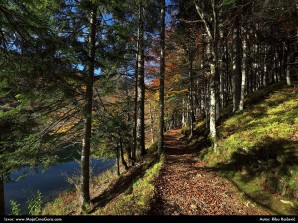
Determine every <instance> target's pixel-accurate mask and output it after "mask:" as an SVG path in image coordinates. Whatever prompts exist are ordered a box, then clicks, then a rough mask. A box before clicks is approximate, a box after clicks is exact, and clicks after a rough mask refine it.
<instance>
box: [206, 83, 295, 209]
mask: <svg viewBox="0 0 298 223" xmlns="http://www.w3.org/2000/svg"><path fill="white" fill-rule="evenodd" d="M297 98H298V89H297V88H288V87H281V86H280V85H277V86H276V85H273V86H271V87H269V88H266V89H265V88H264V89H262V90H260V91H258V92H255V93H254V94H252V96H251V97H250V98H249V99H248V100H247V101H246V108H245V110H244V112H243V113H238V114H234V115H233V116H230V117H227V116H226V117H224V120H222V123H221V125H220V126H219V128H218V132H219V137H220V140H219V143H218V145H219V154H215V153H213V152H209V151H211V150H210V149H209V150H208V148H205V149H203V150H202V151H201V153H200V157H201V158H203V160H205V161H207V162H208V163H209V165H210V166H212V167H214V168H215V169H216V170H218V171H221V172H222V173H223V174H224V175H225V176H226V177H228V178H229V179H232V180H233V181H234V182H235V183H236V184H237V185H238V186H239V187H240V188H241V189H242V190H244V191H245V192H246V193H247V194H248V195H249V197H251V198H252V199H254V200H255V201H257V202H258V203H260V204H261V205H263V206H265V207H267V208H269V209H271V210H272V211H274V212H276V213H279V214H297V207H298V202H297V199H298V168H297V160H298V140H297V132H298V100H297ZM257 102H258V103H257ZM280 200H282V201H284V200H287V201H288V200H289V201H288V202H281V201H280Z"/></svg>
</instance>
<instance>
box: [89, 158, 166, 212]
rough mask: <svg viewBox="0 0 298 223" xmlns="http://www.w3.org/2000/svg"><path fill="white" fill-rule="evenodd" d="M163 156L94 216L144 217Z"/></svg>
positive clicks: (152, 197)
mask: <svg viewBox="0 0 298 223" xmlns="http://www.w3.org/2000/svg"><path fill="white" fill-rule="evenodd" d="M163 160H164V158H163V156H162V157H161V159H160V160H159V161H158V162H157V163H155V164H154V165H153V166H152V167H151V168H149V169H148V170H146V173H145V175H144V176H143V177H142V178H140V179H138V180H136V181H135V182H134V183H133V185H132V186H131V187H130V188H129V189H127V190H126V191H125V192H124V193H122V194H120V195H119V196H118V197H116V198H115V199H114V200H112V201H111V202H109V203H108V204H107V205H106V206H105V207H103V208H100V209H98V210H97V211H96V212H94V213H93V214H94V215H145V214H147V213H148V211H149V210H150V207H151V206H150V205H151V203H152V202H153V199H154V179H155V178H156V177H157V176H158V175H159V171H160V169H161V167H162V165H163Z"/></svg>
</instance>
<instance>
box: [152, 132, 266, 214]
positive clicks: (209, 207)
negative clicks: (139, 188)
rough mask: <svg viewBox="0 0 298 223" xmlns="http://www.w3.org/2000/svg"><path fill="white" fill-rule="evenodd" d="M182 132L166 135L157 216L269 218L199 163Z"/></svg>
mask: <svg viewBox="0 0 298 223" xmlns="http://www.w3.org/2000/svg"><path fill="white" fill-rule="evenodd" d="M179 137H181V134H180V130H179V129H175V130H171V131H169V132H168V133H167V134H166V135H165V163H164V167H163V168H162V169H161V172H160V176H159V177H158V178H157V180H156V182H155V183H156V189H155V190H156V191H155V193H156V201H155V204H154V205H153V207H152V210H151V214H154V215H266V214H269V213H267V212H265V211H262V210H259V209H257V208H256V207H255V206H254V205H253V204H252V203H250V202H248V201H244V200H243V199H242V198H241V196H240V194H239V192H237V190H236V189H235V188H234V187H233V186H232V185H231V184H230V183H229V182H228V181H227V180H225V179H223V178H221V177H220V176H217V175H216V174H215V173H213V172H212V171H210V170H208V168H206V164H205V163H204V162H202V161H199V160H198V153H197V152H198V151H197V150H195V149H194V148H191V147H189V146H187V145H186V144H185V143H183V142H182V141H181V140H180V139H179Z"/></svg>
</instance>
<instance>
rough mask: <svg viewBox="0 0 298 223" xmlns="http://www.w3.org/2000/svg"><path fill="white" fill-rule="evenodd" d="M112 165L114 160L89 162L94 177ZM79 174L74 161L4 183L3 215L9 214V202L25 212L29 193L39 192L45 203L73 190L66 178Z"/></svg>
mask: <svg viewBox="0 0 298 223" xmlns="http://www.w3.org/2000/svg"><path fill="white" fill-rule="evenodd" d="M114 164H115V160H114V159H111V160H106V161H104V160H96V159H91V162H90V166H91V167H92V169H93V174H94V175H98V174H99V173H101V172H103V171H105V170H107V169H110V168H111V167H113V165H114ZM25 170H26V169H24V168H23V169H20V170H19V171H17V172H14V173H13V174H12V175H11V177H12V179H14V180H15V179H17V178H18V177H19V176H21V175H22V174H23V172H24V171H25ZM79 172H80V164H79V163H78V162H76V161H70V162H67V163H60V164H57V165H55V166H52V167H50V168H49V169H47V170H46V171H44V172H43V171H42V167H41V166H40V167H38V171H37V173H30V174H29V175H28V176H27V177H26V178H24V179H22V180H19V181H15V182H8V183H6V184H5V185H4V195H5V213H6V214H10V212H11V207H10V202H9V201H10V200H14V201H16V202H17V203H18V204H20V208H21V209H25V210H26V209H27V207H28V204H26V202H27V196H28V195H29V192H30V191H31V192H33V193H35V194H36V193H37V191H38V190H39V191H40V192H41V195H42V200H43V202H47V201H51V200H53V199H54V198H56V197H57V196H58V195H59V193H61V192H62V191H66V190H70V189H73V188H74V187H73V185H71V184H70V183H69V182H68V181H67V177H71V176H73V175H79Z"/></svg>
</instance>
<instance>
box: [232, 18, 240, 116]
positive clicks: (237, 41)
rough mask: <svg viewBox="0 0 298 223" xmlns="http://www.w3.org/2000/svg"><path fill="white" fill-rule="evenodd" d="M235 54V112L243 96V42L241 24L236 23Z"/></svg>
mask: <svg viewBox="0 0 298 223" xmlns="http://www.w3.org/2000/svg"><path fill="white" fill-rule="evenodd" d="M234 38H235V54H234V71H233V75H234V77H233V112H236V111H238V110H239V103H240V97H241V96H240V95H241V55H240V54H241V40H240V24H239V21H237V22H236V28H235V37H234Z"/></svg>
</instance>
